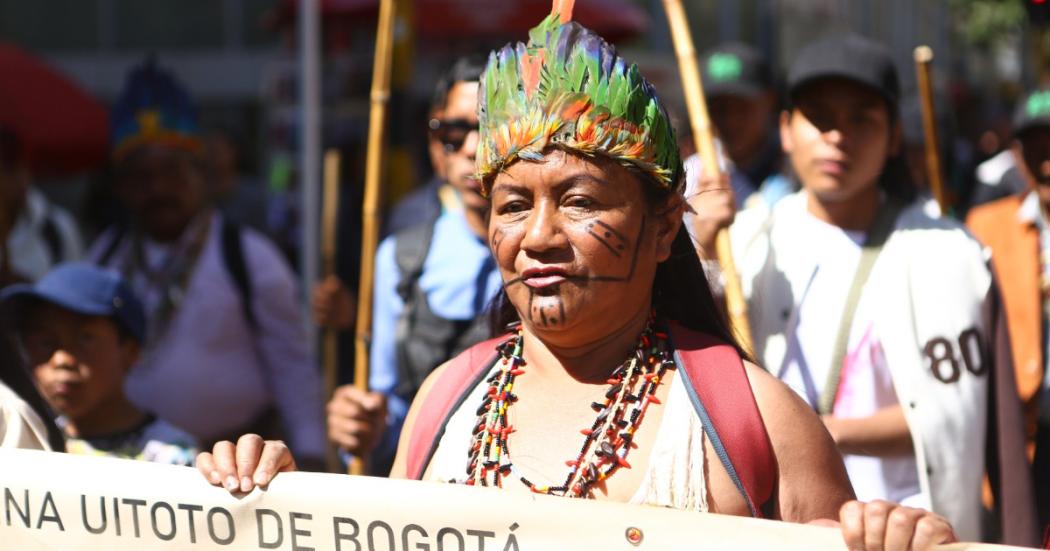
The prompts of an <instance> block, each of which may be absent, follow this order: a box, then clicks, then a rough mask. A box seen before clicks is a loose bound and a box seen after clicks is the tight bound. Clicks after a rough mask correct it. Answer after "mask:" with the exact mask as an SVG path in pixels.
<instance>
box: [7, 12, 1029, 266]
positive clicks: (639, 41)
mask: <svg viewBox="0 0 1050 551" xmlns="http://www.w3.org/2000/svg"><path fill="white" fill-rule="evenodd" d="M317 2H318V5H319V9H320V12H321V16H320V21H321V29H322V32H321V36H320V37H319V43H320V51H321V55H322V65H321V67H322V69H321V71H322V78H321V97H322V103H323V109H322V111H321V121H322V125H321V126H322V129H321V142H322V144H323V146H324V147H338V148H340V149H341V150H342V151H343V152H344V158H345V162H344V166H345V170H344V174H345V180H346V181H347V182H348V183H349V184H351V185H356V184H358V183H359V182H360V181H361V179H362V178H363V163H362V159H363V152H364V145H365V144H364V140H365V134H366V130H367V117H368V114H367V109H368V98H367V94H368V89H369V84H370V82H369V81H370V78H371V63H372V48H373V38H374V26H375V19H376V13H377V5H378V1H377V0H317ZM549 4H550V3H549V2H548V1H547V0H517V1H512V0H415V1H413V0H398V9H399V16H398V17H399V20H398V26H397V38H396V44H397V46H396V51H395V75H394V87H395V93H394V96H393V99H392V106H393V107H392V110H391V131H390V134H389V135H390V140H391V143H392V149H391V155H390V162H389V163H388V164H389V167H390V169H389V172H388V181H389V185H388V188H387V198H386V204H388V205H389V204H391V203H392V202H393V200H395V199H396V198H397V197H399V196H401V195H402V194H403V193H405V191H407V190H409V189H411V187H412V186H413V185H414V184H415V183H416V182H422V181H424V180H425V178H426V176H427V174H426V173H427V171H428V170H429V166H428V164H427V162H426V154H425V146H424V144H423V139H424V137H425V123H426V120H425V118H426V116H425V113H426V106H427V103H428V101H429V98H430V93H431V88H432V85H433V81H434V79H435V78H436V75H437V74H438V73H439V72H440V70H441V69H442V68H444V66H445V65H447V63H448V62H449V61H450V60H451V59H453V58H454V57H455V56H457V55H460V54H462V53H466V52H475V51H484V50H487V49H490V48H492V47H494V46H498V45H500V44H502V43H504V42H506V41H507V40H509V39H520V38H521V37H523V36H524V30H525V29H527V28H528V26H529V25H531V24H533V23H534V22H535V21H537V20H538V16H537V14H542V13H543V12H545V11H546V10H548V9H549ZM577 6H578V7H577V12H578V13H577V19H578V20H579V21H581V22H582V23H584V24H586V25H588V26H592V27H595V28H597V29H599V30H600V32H602V34H603V35H605V36H608V37H610V38H612V39H613V40H614V41H616V43H617V44H618V45H619V46H620V47H621V48H623V49H624V50H626V51H628V52H629V57H630V58H631V59H638V60H640V62H641V64H642V65H643V71H644V72H645V73H646V74H647V75H648V76H649V77H650V78H651V80H653V81H654V82H655V83H656V84H657V86H658V88H659V89H660V90H661V92H662V93H663V94H665V95H666V96H668V97H669V99H670V100H671V102H670V103H671V104H672V105H676V104H678V105H680V104H681V98H680V87H679V85H678V82H677V70H676V65H675V60H674V56H673V52H672V48H671V41H670V36H669V32H668V29H667V25H666V22H665V18H664V14H663V7H662V2H661V0H589V1H588V0H578V2H577ZM1043 8H1045V5H1044V2H1043V1H1040V0H688V1H687V2H686V9H687V11H688V13H689V16H690V19H691V24H692V27H693V32H694V36H695V39H696V42H697V48H698V49H700V50H703V49H706V48H708V47H711V46H713V45H715V44H717V43H719V42H722V41H729V40H741V41H745V42H749V43H752V44H754V45H755V46H757V47H758V48H759V49H760V50H761V51H763V52H764V53H766V55H767V56H768V58H769V59H771V60H774V61H775V65H776V66H777V67H778V68H782V67H784V66H785V64H786V62H787V61H788V60H790V59H791V57H792V55H793V54H794V52H795V51H797V49H798V48H799V47H800V46H801V45H802V44H803V43H805V42H807V41H808V40H810V39H811V38H813V37H814V36H815V35H817V34H819V33H821V32H824V31H827V30H832V29H836V28H849V29H853V30H856V31H859V32H861V33H863V34H866V35H869V36H872V37H874V38H877V39H879V40H881V41H883V42H885V43H886V44H888V45H889V46H890V47H891V49H892V51H893V52H894V54H895V56H896V58H897V60H898V62H899V64H900V65H899V66H900V73H901V75H902V76H903V78H904V88H905V89H906V90H907V89H909V88H910V87H911V86H912V84H913V82H914V70H913V69H912V68H911V52H912V49H913V48H914V47H915V46H916V45H918V44H929V45H930V46H932V47H933V49H934V51H935V52H936V54H937V59H936V61H935V79H936V83H937V86H938V89H939V90H940V91H941V93H942V94H944V95H945V97H947V98H949V100H950V103H949V105H947V106H945V108H949V109H952V110H953V111H954V112H955V113H956V114H958V115H959V117H958V119H959V120H958V121H957V123H958V127H959V130H960V133H962V134H964V135H967V136H969V137H971V138H972V139H974V140H975V143H981V142H980V139H981V135H982V134H986V133H988V132H992V133H993V134H994V135H995V136H990V137H989V136H986V138H987V143H982V145H981V148H982V152H981V154H982V155H984V156H987V155H990V154H992V153H994V152H995V151H996V150H997V149H999V148H1001V147H1002V139H1003V137H1004V133H1005V124H1006V122H1007V120H1008V117H1007V113H1009V107H1010V103H1011V102H1012V101H1013V100H1014V98H1015V97H1016V96H1017V94H1018V93H1019V91H1020V90H1022V89H1023V88H1024V87H1025V86H1026V85H1031V84H1033V83H1035V82H1037V81H1039V80H1040V74H1042V72H1043V71H1042V69H1041V67H1042V65H1043V63H1042V62H1041V61H1040V60H1042V59H1045V57H1046V56H1045V55H1043V52H1044V51H1046V48H1045V46H1044V42H1045V41H1044V39H1043V34H1044V33H1043V32H1042V31H1041V30H1040V29H1041V27H1040V26H1037V25H1033V24H1032V23H1033V22H1038V20H1039V17H1040V15H1039V13H1041V12H1040V10H1042V9H1043ZM298 9H299V7H298V2H297V1H296V0H148V1H144V0H34V1H25V0H0V41H3V42H7V43H11V44H14V45H16V46H18V47H20V48H22V49H24V50H27V51H28V52H30V53H32V54H35V55H38V56H40V57H42V58H43V59H44V60H45V62H46V63H48V64H50V65H52V66H53V67H54V68H56V69H57V70H58V71H60V72H62V73H64V74H66V75H67V76H69V77H70V78H71V79H72V80H73V81H75V82H76V83H78V84H79V85H80V86H82V87H83V88H84V89H85V90H86V91H87V92H88V93H89V94H91V95H92V96H94V97H96V98H97V99H99V100H100V101H101V102H103V103H104V104H107V105H108V104H110V103H111V102H112V101H113V99H114V96H115V94H116V93H117V91H118V90H119V88H120V86H121V84H122V82H123V79H124V76H125V73H126V72H127V70H128V69H129V68H130V67H131V66H132V65H133V64H134V63H136V62H139V61H141V60H142V59H143V58H144V57H145V56H146V55H148V54H156V55H157V56H158V58H159V60H160V61H161V62H162V63H163V64H164V65H165V66H167V67H170V68H171V69H172V70H173V71H174V72H175V73H176V74H177V75H178V76H179V77H180V78H181V79H182V80H183V82H185V83H186V85H187V86H188V88H189V89H190V90H191V91H192V93H193V94H194V95H195V98H196V100H197V101H198V104H199V106H200V112H201V119H202V122H203V126H204V127H205V128H208V129H213V130H216V131H219V132H222V133H224V134H226V135H228V136H229V137H230V138H231V140H232V143H233V144H234V146H235V148H236V149H237V152H238V154H239V155H238V157H237V158H238V169H239V170H240V171H241V177H242V178H243V179H244V180H245V181H246V182H249V183H248V184H247V185H254V186H260V187H261V188H265V189H266V190H268V192H270V193H274V194H278V195H281V194H284V196H285V197H287V198H288V200H289V207H288V208H290V209H292V210H294V209H295V208H298V205H299V203H298V200H297V199H296V194H295V189H296V185H297V181H298V175H297V170H298V169H297V167H298V166H299V164H298V160H297V159H298V158H297V151H298V149H299V147H300V145H301V140H300V137H301V133H300V129H301V123H302V120H303V118H302V110H301V104H300V102H299V91H300V82H299V77H300V74H301V72H300V63H299V57H298V56H299V52H298V49H299V45H300V41H299V40H298V39H297V37H296V29H297V14H298ZM3 78H4V75H3V74H2V73H0V79H3ZM996 137H997V138H998V139H993V138H996ZM105 178H106V176H105V171H104V167H103V166H100V167H99V172H93V173H89V174H78V175H75V176H69V175H64V176H62V177H61V178H57V179H55V178H48V177H43V179H44V181H42V182H39V183H41V184H43V186H42V187H43V188H44V189H45V191H47V193H48V194H49V195H51V196H52V197H53V198H55V199H56V200H57V201H58V202H60V203H62V204H64V205H66V206H68V207H70V208H71V209H72V210H73V211H75V212H78V213H80V214H90V213H86V212H85V209H87V210H90V209H91V208H92V207H91V205H92V204H95V203H92V202H91V201H90V200H89V199H90V195H91V193H92V192H91V189H93V186H92V184H93V183H95V184H99V185H102V184H104V181H105ZM48 180H56V181H48ZM57 180H61V182H60V183H59V182H57ZM88 218H90V217H88ZM293 227H294V224H293ZM289 231H291V230H289ZM287 239H291V240H294V236H287ZM289 246H291V247H293V248H294V244H291V245H289Z"/></svg>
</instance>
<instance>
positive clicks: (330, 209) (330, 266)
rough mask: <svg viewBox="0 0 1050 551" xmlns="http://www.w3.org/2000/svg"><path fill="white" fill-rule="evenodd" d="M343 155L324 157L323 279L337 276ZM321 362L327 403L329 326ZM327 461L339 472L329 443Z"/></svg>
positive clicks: (335, 367) (331, 386) (331, 363)
mask: <svg viewBox="0 0 1050 551" xmlns="http://www.w3.org/2000/svg"><path fill="white" fill-rule="evenodd" d="M340 160H341V159H340V157H339V152H338V151H336V150H334V149H329V150H328V151H326V152H325V154H324V204H323V205H322V210H321V278H322V280H324V279H327V278H329V277H331V276H332V275H335V254H336V247H337V245H338V239H337V237H336V231H335V230H336V220H338V214H339V164H340ZM321 361H322V369H323V372H324V395H325V400H331V399H332V394H334V393H335V386H336V382H337V381H338V380H339V341H338V333H336V330H335V329H332V328H331V327H327V328H325V329H324V333H323V336H322V341H321ZM325 460H326V463H327V467H328V472H332V473H334V472H338V471H339V454H338V452H337V451H336V447H335V445H334V444H333V443H332V442H331V441H329V442H328V449H327V454H326V455H325Z"/></svg>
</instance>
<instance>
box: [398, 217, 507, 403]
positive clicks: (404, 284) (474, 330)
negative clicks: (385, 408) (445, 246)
mask: <svg viewBox="0 0 1050 551" xmlns="http://www.w3.org/2000/svg"><path fill="white" fill-rule="evenodd" d="M435 224H437V218H431V219H430V220H428V221H426V222H423V223H419V224H416V225H414V226H410V227H408V228H405V229H403V230H401V231H399V232H397V233H396V234H394V258H395V260H396V262H397V268H398V272H399V273H400V280H399V281H398V285H397V294H398V296H400V297H401V301H402V303H403V304H404V308H402V310H401V313H400V315H399V316H398V318H397V322H396V325H395V330H394V334H395V339H396V342H397V348H396V354H397V371H398V379H397V381H398V382H397V387H396V388H395V389H394V392H395V393H396V394H397V395H398V396H400V397H402V398H404V399H405V400H406V401H409V402H411V401H412V398H413V397H415V395H416V392H417V391H418V390H419V387H420V386H421V385H422V384H423V380H424V379H426V378H427V375H430V372H431V371H433V370H434V369H435V368H437V366H439V365H441V364H443V363H445V362H446V361H448V359H449V358H452V357H454V356H456V355H457V354H459V353H460V352H462V351H464V350H466V349H467V348H469V347H470V346H472V345H474V344H476V343H478V342H481V341H483V340H485V339H486V338H488V337H489V335H490V333H489V329H488V324H487V323H486V319H485V316H477V317H476V318H474V319H471V320H450V319H445V318H443V317H441V316H438V315H437V314H435V313H434V312H433V311H432V310H431V309H430V305H429V304H427V299H426V293H424V292H423V289H422V288H420V286H419V280H420V277H422V275H423V263H424V262H425V261H426V258H427V254H429V252H430V244H431V241H432V240H433V237H434V226H435Z"/></svg>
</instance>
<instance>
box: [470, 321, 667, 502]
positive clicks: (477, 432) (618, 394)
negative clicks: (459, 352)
mask: <svg viewBox="0 0 1050 551" xmlns="http://www.w3.org/2000/svg"><path fill="white" fill-rule="evenodd" d="M653 325H654V318H653V317H652V316H651V317H650V320H649V323H648V324H647V325H646V328H645V330H644V331H643V332H642V335H641V336H640V337H639V339H638V344H637V345H636V347H635V350H634V352H633V353H632V354H631V357H630V358H628V359H627V361H625V362H624V363H623V364H622V365H620V366H619V367H617V368H616V369H614V370H613V371H612V373H611V374H610V376H609V379H608V381H607V382H608V384H609V389H608V390H607V391H606V393H605V402H604V403H599V402H594V403H592V404H591V407H592V408H593V409H594V410H595V411H596V412H597V416H596V417H595V420H594V422H593V423H592V424H591V426H590V427H589V428H585V429H583V430H581V431H580V432H581V434H583V436H584V441H583V444H582V445H581V446H580V452H579V454H577V456H576V458H575V459H573V460H570V461H567V462H566V465H567V466H568V467H569V472H568V474H567V475H566V477H565V480H564V482H563V483H562V484H561V485H558V486H541V485H537V484H535V483H533V482H531V481H530V480H528V479H527V478H525V477H524V476H521V474H520V473H518V472H517V469H515V468H514V464H513V462H512V461H511V459H510V449H509V446H508V437H509V435H510V434H511V433H512V432H513V431H514V428H513V427H512V426H510V425H509V424H508V421H507V410H508V409H509V408H510V406H511V405H512V404H513V403H514V402H515V401H517V396H515V395H514V393H513V389H514V380H515V378H516V377H518V376H520V375H523V374H524V373H525V369H524V368H525V360H524V359H523V358H522V346H523V340H524V339H523V335H522V332H521V329H520V328H519V329H518V333H517V335H515V336H514V337H513V338H511V339H510V340H508V341H506V342H505V343H503V344H502V345H500V346H499V347H498V351H499V352H500V356H501V358H500V361H499V369H497V370H496V371H495V372H494V373H493V374H492V375H491V376H490V377H489V378H488V379H487V381H486V382H487V383H488V385H489V386H488V389H487V391H486V393H485V397H484V398H483V399H482V403H481V405H480V407H478V410H477V415H478V422H477V424H476V425H475V427H474V434H473V437H472V439H471V447H470V449H469V450H468V452H467V455H468V457H469V462H468V465H467V476H468V478H467V479H466V481H465V483H466V484H469V485H479V486H502V485H503V479H504V478H505V477H508V476H509V477H512V478H517V479H519V480H520V481H521V482H522V483H523V484H525V485H526V486H527V487H528V488H529V489H530V490H532V491H533V492H536V493H544V494H553V495H564V496H570V497H587V496H589V495H590V490H591V488H592V487H593V486H594V485H595V484H597V483H599V482H602V481H604V480H606V479H607V478H609V476H611V475H612V474H613V473H614V472H615V471H616V470H617V469H619V468H630V467H631V465H630V463H628V462H627V454H628V452H629V451H630V448H631V442H632V440H633V439H634V435H635V433H636V432H637V429H638V426H639V425H640V424H641V421H642V419H643V418H644V417H645V412H646V411H647V410H648V408H649V405H650V404H659V403H660V400H659V399H658V398H657V397H656V390H657V388H658V387H659V385H660V381H661V380H662V379H663V377H664V374H665V373H666V371H667V370H668V369H674V367H675V364H674V360H673V356H672V354H671V352H670V351H669V349H668V346H667V334H666V333H664V332H661V331H657V330H655V329H654V328H653Z"/></svg>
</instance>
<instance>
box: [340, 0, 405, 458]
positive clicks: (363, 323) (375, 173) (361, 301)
mask: <svg viewBox="0 0 1050 551" xmlns="http://www.w3.org/2000/svg"><path fill="white" fill-rule="evenodd" d="M393 35H394V0H380V3H379V25H378V27H377V29H376V50H375V61H374V65H373V67H372V92H371V94H370V97H371V111H370V113H369V118H368V151H367V154H366V155H367V156H366V158H365V197H364V205H363V207H362V212H361V215H362V216H361V226H362V227H361V278H360V285H359V287H358V292H357V331H356V338H355V339H354V386H356V387H357V388H360V389H362V390H368V348H369V341H370V340H371V331H372V283H373V280H374V276H375V254H376V247H377V246H378V244H379V184H380V180H381V179H382V175H383V149H384V146H385V145H386V144H385V142H386V107H387V102H388V101H389V99H390V69H391V67H390V66H391V60H392V59H393V55H392V54H393V41H394V40H393V39H394V36H393ZM364 472H365V464H364V458H361V457H355V458H354V460H353V461H351V463H350V474H364Z"/></svg>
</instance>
